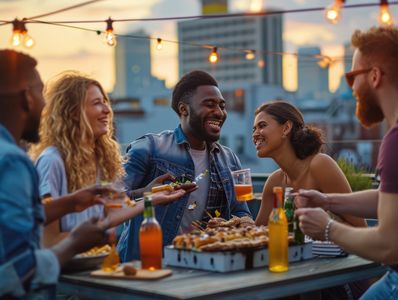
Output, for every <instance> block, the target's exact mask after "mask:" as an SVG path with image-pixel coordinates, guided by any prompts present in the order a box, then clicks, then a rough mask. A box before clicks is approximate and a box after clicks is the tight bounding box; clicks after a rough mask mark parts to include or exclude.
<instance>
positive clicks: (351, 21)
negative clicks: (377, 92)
mask: <svg viewBox="0 0 398 300" xmlns="http://www.w3.org/2000/svg"><path fill="white" fill-rule="evenodd" d="M82 2H83V1H75V0H73V1H72V0H68V1H67V0H57V1H54V0H30V1H28V0H0V20H1V21H10V20H12V19H13V18H15V17H18V18H23V17H32V16H36V15H40V14H43V13H46V12H50V11H54V10H57V9H61V8H64V7H67V6H71V5H75V4H79V3H82ZM331 2H332V0H266V1H261V0H230V1H229V6H230V11H232V12H240V11H248V10H249V9H250V7H251V6H253V5H256V4H260V5H263V6H264V7H265V8H277V9H282V10H288V9H300V8H312V7H320V6H327V5H329V4H330V3H331ZM346 2H347V4H359V3H378V2H379V1H378V0H363V1H362V0H347V1H346ZM390 10H391V12H392V15H393V17H394V19H395V21H396V22H395V24H396V23H397V22H398V5H395V6H391V7H390ZM200 12H201V11H200V2H199V0H145V1H144V0H128V1H127V0H113V1H110V0H105V1H99V2H97V3H94V4H91V5H88V6H85V7H81V8H77V9H74V10H70V11H66V12H63V13H59V14H57V15H54V16H49V17H44V18H42V19H41V20H43V21H63V20H65V21H69V20H105V19H107V18H108V17H109V16H111V17H112V18H113V19H123V18H149V17H172V16H186V15H198V14H200ZM377 15H378V7H371V8H357V9H349V10H348V9H347V10H343V12H342V19H341V20H340V22H339V23H338V24H337V25H332V24H329V23H327V22H326V21H325V19H324V16H323V13H321V12H306V13H295V14H285V15H284V33H283V40H284V48H285V51H288V52H296V51H297V48H298V47H303V46H319V47H321V50H322V53H323V54H325V55H329V56H332V57H334V56H336V57H341V56H342V55H343V44H344V43H347V42H349V40H350V36H351V33H352V32H353V31H354V30H355V29H367V28H369V27H371V26H375V25H377ZM77 26H80V27H85V28H91V29H95V30H104V29H105V22H104V23H97V24H78V25H77ZM11 29H12V27H11V25H9V24H7V25H3V26H0V48H2V49H4V48H10V44H9V40H10V36H11ZM27 29H28V31H29V34H30V35H31V36H32V37H33V38H34V39H35V42H36V45H35V47H34V48H33V49H30V50H27V49H25V48H22V47H21V48H16V49H17V50H20V51H23V52H27V53H29V54H31V55H32V56H34V57H35V58H37V59H38V61H39V65H38V69H39V71H40V73H41V75H42V78H43V80H44V81H46V80H48V79H50V78H51V77H53V76H55V75H56V74H58V73H60V72H62V71H64V70H71V69H75V70H79V71H82V72H84V73H87V74H89V75H91V76H93V77H95V78H96V79H98V80H99V81H100V82H101V83H102V84H103V85H104V87H105V88H106V90H107V91H112V89H113V86H114V73H115V70H114V62H113V60H114V54H113V51H114V49H113V48H111V47H109V46H107V45H105V44H104V43H103V42H102V37H100V36H98V35H97V34H96V33H94V32H86V31H82V30H77V29H71V28H63V27H58V26H54V25H46V24H27ZM114 29H115V32H116V33H121V34H127V33H129V32H131V31H136V30H138V29H144V30H145V31H146V32H147V33H148V34H150V35H151V36H153V37H160V38H162V39H165V40H177V26H176V22H175V21H163V22H159V21H157V22H129V23H127V22H126V23H115V24H114ZM138 42H139V40H137V43H138ZM151 52H152V72H153V74H154V75H155V76H157V77H158V78H160V79H165V80H166V83H167V85H168V86H172V85H173V84H174V83H175V82H176V81H177V79H178V59H177V45H176V44H164V47H163V49H162V50H160V51H158V50H156V49H155V43H153V45H152V51H151ZM342 74H343V65H342V64H341V63H336V64H334V65H333V66H332V68H331V70H330V74H329V75H330V88H331V90H334V89H336V87H337V86H338V83H339V80H340V77H341V75H342ZM284 85H285V88H287V89H289V90H294V89H295V88H296V87H297V72H296V61H295V60H293V59H290V60H289V59H287V60H286V61H285V63H284Z"/></svg>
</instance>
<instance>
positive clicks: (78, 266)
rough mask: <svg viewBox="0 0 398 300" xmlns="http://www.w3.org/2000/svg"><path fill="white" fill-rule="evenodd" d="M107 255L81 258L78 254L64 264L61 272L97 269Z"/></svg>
mask: <svg viewBox="0 0 398 300" xmlns="http://www.w3.org/2000/svg"><path fill="white" fill-rule="evenodd" d="M107 255H108V253H102V254H98V255H92V256H82V255H80V254H78V255H75V256H74V257H73V258H72V259H71V260H70V261H68V262H67V263H66V264H65V266H64V267H63V268H62V271H66V272H72V271H85V270H93V269H97V268H98V267H99V266H100V265H101V264H102V262H103V260H104V258H105V257H106V256H107Z"/></svg>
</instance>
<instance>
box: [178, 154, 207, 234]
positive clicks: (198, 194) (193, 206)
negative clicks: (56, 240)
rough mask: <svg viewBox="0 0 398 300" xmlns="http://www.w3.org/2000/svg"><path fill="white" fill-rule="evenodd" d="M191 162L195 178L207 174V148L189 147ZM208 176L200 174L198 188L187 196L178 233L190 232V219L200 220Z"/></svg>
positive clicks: (205, 199)
mask: <svg viewBox="0 0 398 300" xmlns="http://www.w3.org/2000/svg"><path fill="white" fill-rule="evenodd" d="M189 153H190V154H191V157H192V160H193V163H194V165H195V178H197V177H198V176H199V175H201V174H202V175H203V174H208V173H209V172H208V171H207V172H206V170H208V168H209V154H208V152H207V149H205V150H195V149H190V150H189ZM209 178H210V176H208V175H204V176H201V179H200V180H198V189H197V190H196V191H194V192H192V193H191V194H190V196H189V198H188V202H187V206H186V207H185V211H184V215H183V217H182V221H181V225H180V229H179V233H180V234H181V233H187V232H191V231H192V229H193V227H192V225H191V224H192V221H200V220H201V219H202V215H203V213H204V211H205V209H206V203H207V194H208V192H209Z"/></svg>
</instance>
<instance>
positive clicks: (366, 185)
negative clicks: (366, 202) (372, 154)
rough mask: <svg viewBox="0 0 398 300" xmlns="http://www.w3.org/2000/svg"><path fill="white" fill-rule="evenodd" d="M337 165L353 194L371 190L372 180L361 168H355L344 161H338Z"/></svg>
mask: <svg viewBox="0 0 398 300" xmlns="http://www.w3.org/2000/svg"><path fill="white" fill-rule="evenodd" d="M337 164H338V165H339V167H340V169H341V170H342V171H343V173H344V175H345V176H346V178H347V180H348V182H349V184H350V186H351V189H352V190H353V191H354V192H355V191H362V190H367V189H370V188H372V178H371V177H369V176H367V175H366V174H365V170H364V169H363V168H359V167H357V166H355V165H354V164H352V163H350V162H349V161H347V160H346V159H338V160H337Z"/></svg>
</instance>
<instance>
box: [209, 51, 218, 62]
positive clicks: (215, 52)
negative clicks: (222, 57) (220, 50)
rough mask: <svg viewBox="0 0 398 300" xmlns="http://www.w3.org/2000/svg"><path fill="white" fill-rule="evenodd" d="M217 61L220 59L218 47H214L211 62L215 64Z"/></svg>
mask: <svg viewBox="0 0 398 300" xmlns="http://www.w3.org/2000/svg"><path fill="white" fill-rule="evenodd" d="M217 61H218V54H217V47H214V48H213V50H211V53H210V55H209V62H210V63H212V64H215V63H217Z"/></svg>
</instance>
